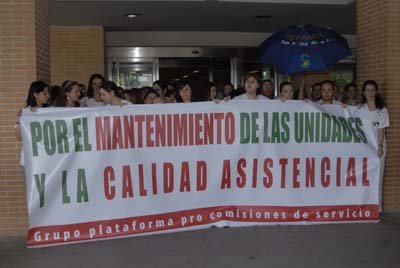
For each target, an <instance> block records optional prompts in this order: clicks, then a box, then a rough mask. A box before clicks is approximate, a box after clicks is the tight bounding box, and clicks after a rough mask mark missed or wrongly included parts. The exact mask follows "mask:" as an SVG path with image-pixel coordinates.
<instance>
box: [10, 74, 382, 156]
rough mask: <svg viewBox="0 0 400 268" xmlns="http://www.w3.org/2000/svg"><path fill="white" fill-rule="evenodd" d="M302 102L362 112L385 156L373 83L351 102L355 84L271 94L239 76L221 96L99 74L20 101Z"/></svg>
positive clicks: (32, 104) (196, 85)
mask: <svg viewBox="0 0 400 268" xmlns="http://www.w3.org/2000/svg"><path fill="white" fill-rule="evenodd" d="M252 99H254V100H264V101H268V100H272V99H276V100H280V101H282V102H283V101H288V100H293V99H297V100H303V101H306V102H315V103H318V104H321V105H325V104H341V105H342V106H343V107H346V106H348V105H352V106H358V107H359V108H360V109H367V110H368V111H369V114H370V116H371V121H372V122H373V126H374V128H375V131H376V138H377V144H378V150H377V155H378V156H379V157H382V156H383V155H384V151H385V144H386V143H385V135H384V129H385V128H386V127H388V126H389V114H388V110H387V108H386V104H385V102H384V101H383V99H382V97H381V95H380V94H379V88H378V84H377V83H376V82H375V81H374V80H368V81H365V83H364V84H363V87H362V92H361V98H360V99H359V100H358V99H357V86H356V84H355V83H349V84H347V85H346V86H345V87H344V89H343V92H341V91H340V88H339V85H338V84H337V83H336V82H334V81H330V80H325V81H322V82H320V83H314V84H313V85H312V86H311V87H310V88H308V87H307V82H306V80H305V77H303V78H302V81H301V83H300V88H299V89H297V90H296V91H294V87H293V85H292V84H291V83H290V82H283V83H281V84H280V86H279V91H278V92H275V90H274V83H273V81H271V80H269V79H266V80H263V81H260V80H259V77H258V76H257V74H254V73H249V74H247V75H246V76H245V79H244V87H242V88H238V89H235V88H234V86H233V85H232V84H231V83H226V84H225V85H224V86H223V88H221V90H218V89H217V86H216V84H214V83H212V82H209V83H206V84H205V83H200V82H199V81H196V80H186V81H182V82H180V83H179V84H177V85H175V84H172V83H169V84H168V83H165V82H163V81H160V80H159V81H155V82H154V83H153V86H152V87H150V86H148V87H142V88H140V89H138V88H132V89H123V88H122V87H119V86H117V85H116V84H115V83H114V82H112V81H106V80H105V79H104V77H103V76H102V75H100V74H93V75H92V76H91V77H90V78H89V82H88V85H87V87H85V85H83V84H80V83H78V82H76V81H72V80H66V81H64V82H63V83H62V84H61V85H60V86H58V85H53V86H51V87H50V86H49V85H47V84H46V83H44V82H42V81H35V82H33V83H32V84H31V86H30V88H29V91H28V96H27V99H26V106H25V108H29V109H31V110H35V109H37V108H44V107H98V106H105V105H113V106H124V105H132V104H159V103H190V102H198V101H213V102H215V103H219V102H220V101H240V100H252ZM20 115H21V111H19V112H18V115H17V119H16V130H17V131H16V132H17V138H18V139H20V133H19V126H18V125H19V117H20Z"/></svg>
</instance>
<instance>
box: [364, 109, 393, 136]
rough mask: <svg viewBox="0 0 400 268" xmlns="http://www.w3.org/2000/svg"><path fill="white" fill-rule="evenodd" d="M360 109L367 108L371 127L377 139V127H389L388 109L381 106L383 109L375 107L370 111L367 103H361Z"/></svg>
mask: <svg viewBox="0 0 400 268" xmlns="http://www.w3.org/2000/svg"><path fill="white" fill-rule="evenodd" d="M361 109H365V110H367V112H368V114H369V116H370V120H371V123H372V127H373V129H374V132H375V138H376V139H378V129H379V128H387V127H389V112H388V110H387V109H386V107H383V109H376V110H374V111H371V110H370V109H369V108H368V105H367V104H363V105H362V106H361ZM385 143H386V138H385V139H384V144H385Z"/></svg>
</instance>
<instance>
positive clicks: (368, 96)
mask: <svg viewBox="0 0 400 268" xmlns="http://www.w3.org/2000/svg"><path fill="white" fill-rule="evenodd" d="M361 103H362V104H361V106H360V109H364V110H366V111H367V114H369V116H370V120H371V122H372V127H373V128H374V130H375V138H376V142H377V145H378V147H377V151H376V154H377V156H378V157H379V158H380V178H379V179H380V184H379V185H380V190H379V205H380V210H382V208H381V204H382V181H383V174H384V168H385V157H386V139H385V128H387V127H389V112H388V110H387V109H386V104H385V102H384V101H383V99H382V97H381V95H380V94H379V91H378V84H377V83H376V81H375V80H367V81H365V82H364V84H363V87H362V102H361Z"/></svg>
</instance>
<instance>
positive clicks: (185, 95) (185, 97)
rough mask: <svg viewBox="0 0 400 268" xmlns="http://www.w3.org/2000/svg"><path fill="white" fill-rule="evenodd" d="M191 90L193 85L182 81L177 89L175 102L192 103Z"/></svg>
mask: <svg viewBox="0 0 400 268" xmlns="http://www.w3.org/2000/svg"><path fill="white" fill-rule="evenodd" d="M193 89H194V84H193V83H192V82H191V81H187V80H185V81H182V82H181V83H180V84H179V85H178V87H177V92H176V102H183V103H190V102H193V100H194V98H193Z"/></svg>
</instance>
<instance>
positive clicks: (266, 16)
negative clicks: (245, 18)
mask: <svg viewBox="0 0 400 268" xmlns="http://www.w3.org/2000/svg"><path fill="white" fill-rule="evenodd" d="M256 18H257V19H259V20H267V19H270V18H271V16H270V15H258V16H256Z"/></svg>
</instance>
